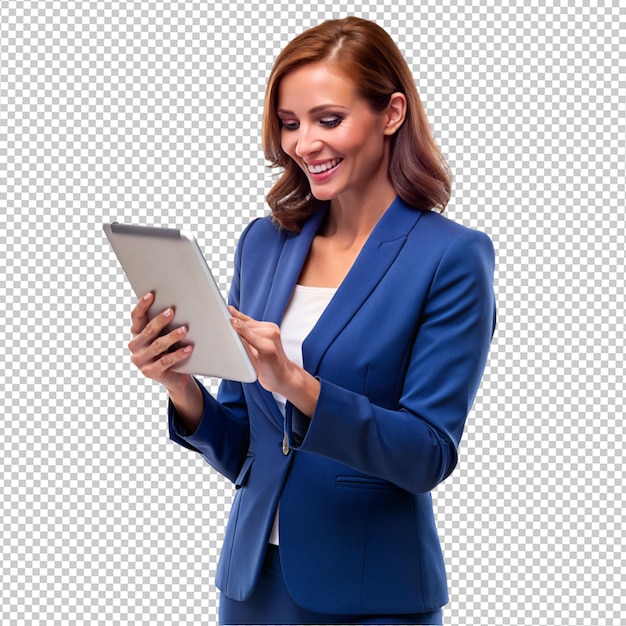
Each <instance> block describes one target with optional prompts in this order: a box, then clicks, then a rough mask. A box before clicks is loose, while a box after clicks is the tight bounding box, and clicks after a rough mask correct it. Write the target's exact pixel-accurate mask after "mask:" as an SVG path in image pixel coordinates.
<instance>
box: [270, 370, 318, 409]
mask: <svg viewBox="0 0 626 626" xmlns="http://www.w3.org/2000/svg"><path fill="white" fill-rule="evenodd" d="M284 380H285V382H284V385H283V389H281V390H279V391H278V393H280V395H282V396H284V397H285V398H287V400H289V402H291V404H293V405H294V406H295V407H296V408H297V409H298V410H299V411H300V412H301V413H303V414H304V415H306V416H307V417H309V418H310V417H312V416H313V413H314V412H315V407H316V406H317V400H318V398H319V395H320V388H321V385H320V381H319V380H318V379H317V378H315V377H314V376H312V375H311V374H309V372H307V371H306V370H305V369H304V368H302V367H299V366H298V365H296V364H295V363H293V364H292V367H291V368H290V371H289V372H288V375H287V376H286V377H285V379H284Z"/></svg>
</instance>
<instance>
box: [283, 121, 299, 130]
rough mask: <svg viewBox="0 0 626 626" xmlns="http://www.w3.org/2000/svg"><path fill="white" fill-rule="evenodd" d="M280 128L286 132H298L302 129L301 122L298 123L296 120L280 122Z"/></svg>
mask: <svg viewBox="0 0 626 626" xmlns="http://www.w3.org/2000/svg"><path fill="white" fill-rule="evenodd" d="M279 121H280V127H281V128H283V129H284V130H298V128H300V122H296V121H295V120H279Z"/></svg>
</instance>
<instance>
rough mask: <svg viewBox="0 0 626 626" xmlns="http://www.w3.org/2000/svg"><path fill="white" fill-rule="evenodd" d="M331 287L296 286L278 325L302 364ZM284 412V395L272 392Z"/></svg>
mask: <svg viewBox="0 0 626 626" xmlns="http://www.w3.org/2000/svg"><path fill="white" fill-rule="evenodd" d="M336 291H337V289H336V288H334V287H305V286H304V285H296V288H295V289H294V292H293V295H292V296H291V300H290V301H289V304H288V306H287V310H286V311H285V315H284V317H283V321H282V324H281V326H280V338H281V341H282V344H283V349H284V351H285V354H286V355H287V358H288V359H289V360H290V361H293V362H294V363H296V364H297V365H299V366H300V367H302V344H303V342H304V340H305V339H306V338H307V336H308V335H309V333H310V332H311V331H312V330H313V327H314V326H315V325H316V324H317V322H318V320H319V318H320V317H321V316H322V313H323V312H324V311H325V309H326V307H327V306H328V303H329V302H330V301H331V300H332V298H333V296H334V295H335V292H336ZM272 395H273V396H274V400H276V404H277V405H278V408H279V409H280V410H281V412H282V414H283V415H285V405H286V404H287V400H286V398H284V397H283V396H281V395H280V394H278V393H274V394H272ZM270 543H273V544H274V545H276V546H277V545H278V511H276V517H275V518H274V526H273V527H272V532H271V533H270Z"/></svg>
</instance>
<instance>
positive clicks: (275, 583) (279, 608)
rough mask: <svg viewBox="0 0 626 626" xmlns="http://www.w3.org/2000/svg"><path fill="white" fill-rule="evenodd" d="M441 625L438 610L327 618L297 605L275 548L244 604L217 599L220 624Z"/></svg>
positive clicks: (326, 615)
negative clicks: (218, 601)
mask: <svg viewBox="0 0 626 626" xmlns="http://www.w3.org/2000/svg"><path fill="white" fill-rule="evenodd" d="M441 623H442V614H441V609H439V610H437V611H432V612H430V613H412V614H410V615H329V614H325V613H315V612H313V611H308V610H307V609H304V608H302V607H301V606H299V605H297V604H296V603H295V602H294V601H293V599H292V598H291V596H290V595H289V593H288V591H287V588H286V587H285V583H284V581H283V573H282V569H281V566H280V557H279V552H278V548H277V547H276V546H272V545H270V546H269V547H268V550H267V555H266V557H265V562H264V563H263V571H262V572H261V577H260V579H259V583H258V585H257V587H256V589H255V590H254V593H253V594H252V596H251V597H250V598H249V599H248V600H246V601H245V602H237V601H236V600H231V599H230V598H229V597H227V596H226V595H225V594H223V593H222V594H221V596H220V624H221V625H222V626H226V625H229V626H231V625H234V624H292V625H294V624H298V625H300V624H434V625H440V624H441Z"/></svg>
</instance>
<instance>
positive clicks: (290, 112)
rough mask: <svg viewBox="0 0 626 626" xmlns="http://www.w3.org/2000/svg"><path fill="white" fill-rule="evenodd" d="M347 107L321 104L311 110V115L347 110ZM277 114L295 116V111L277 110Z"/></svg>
mask: <svg viewBox="0 0 626 626" xmlns="http://www.w3.org/2000/svg"><path fill="white" fill-rule="evenodd" d="M345 108H346V107H344V106H341V105H340V104H319V105H318V106H316V107H313V108H312V109H309V111H308V112H309V115H311V114H313V113H319V111H324V110H326V109H345ZM276 112H277V113H278V114H279V115H295V113H294V112H293V111H288V110H287V109H277V110H276Z"/></svg>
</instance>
